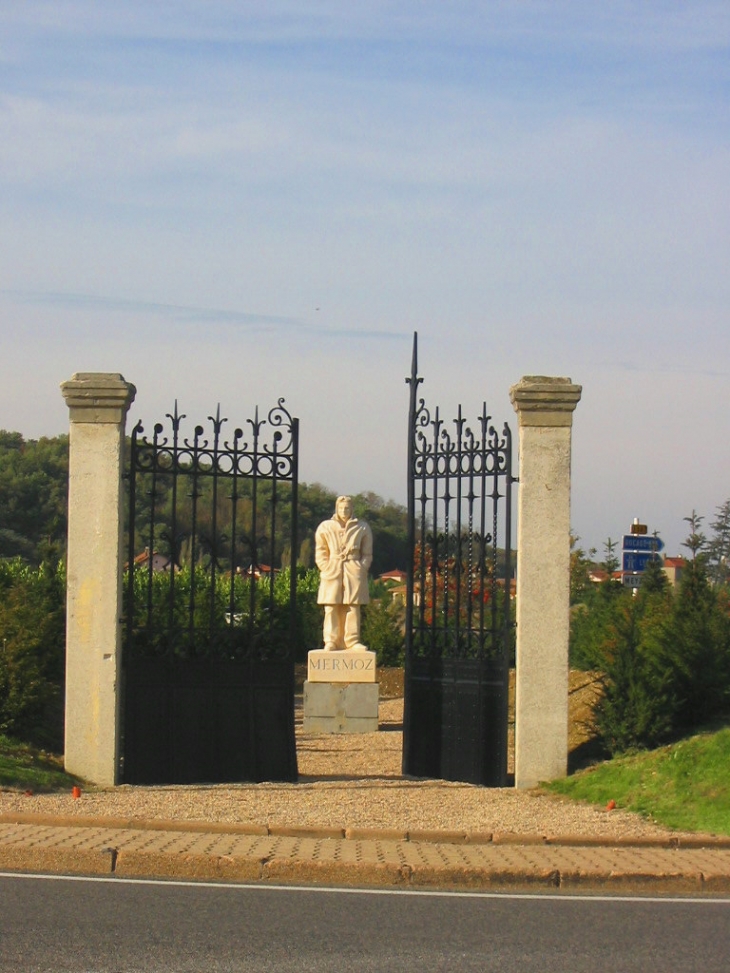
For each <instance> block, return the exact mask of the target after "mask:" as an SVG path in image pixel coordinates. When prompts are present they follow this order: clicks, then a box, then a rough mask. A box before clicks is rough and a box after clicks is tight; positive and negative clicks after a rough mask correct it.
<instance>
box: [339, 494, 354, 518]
mask: <svg viewBox="0 0 730 973" xmlns="http://www.w3.org/2000/svg"><path fill="white" fill-rule="evenodd" d="M335 515H336V516H337V517H338V518H339V519H340V520H350V518H351V517H352V497H338V498H337V500H336V502H335Z"/></svg>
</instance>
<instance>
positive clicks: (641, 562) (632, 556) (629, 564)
mask: <svg viewBox="0 0 730 973" xmlns="http://www.w3.org/2000/svg"><path fill="white" fill-rule="evenodd" d="M653 557H654V555H653V554H652V553H651V551H624V560H623V570H624V571H643V570H644V569H645V568H646V566H647V564H648V563H649V561H651V560H652V558H653Z"/></svg>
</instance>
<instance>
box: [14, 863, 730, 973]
mask: <svg viewBox="0 0 730 973" xmlns="http://www.w3.org/2000/svg"><path fill="white" fill-rule="evenodd" d="M729 956H730V899H728V900H708V899H687V900H679V899H638V898H598V897H589V896H582V897H579V896H573V897H567V896H558V895H537V896H519V895H505V896H497V895H474V894H465V893H455V894H451V895H449V894H443V893H433V892H427V893H426V892H422V893H412V892H405V891H401V892H373V891H363V892H353V891H346V890H339V889H338V890H335V889H333V890H315V889H281V888H264V887H250V886H249V887H246V886H235V885H185V884H173V883H163V882H158V883H153V882H132V881H123V880H120V879H108V880H87V879H70V878H69V879H65V878H59V877H51V876H49V877H41V876H11V875H7V874H5V875H0V970H1V971H3V973H5V971H11V970H12V971H14V973H15V971H20V970H22V971H24V973H37V971H54V973H60V971H65V970H73V971H74V973H122V971H123V973H157V971H166V973H167V971H174V973H187V971H195V973H199V971H205V973H217V971H223V970H225V971H249V970H250V971H254V970H255V971H257V973H261V971H268V970H276V971H283V973H286V971H289V970H292V971H294V970H296V971H301V973H306V971H330V970H331V971H337V973H343V971H372V973H376V971H377V973H389V971H394V973H395V971H397V973H404V971H406V973H407V971H411V970H414V971H418V973H431V971H436V970H439V971H443V970H449V971H451V970H454V971H459V973H461V971H470V970H479V971H490V970H495V971H497V970H498V971H500V973H512V971H515V973H517V971H519V973H531V971H533V970H534V971H540V973H545V971H552V970H555V971H556V973H578V971H586V973H587V971H590V973H596V971H603V970H611V971H614V970H615V971H621V973H632V971H634V970H635V971H637V973H638V971H641V973H647V971H653V970H656V971H661V973H672V971H677V973H680V971H681V973H691V971H694V970H696V971H698V973H700V971H701V973H713V971H718V973H720V971H722V973H727V970H728V969H729V968H730V967H729V961H728V957H729Z"/></svg>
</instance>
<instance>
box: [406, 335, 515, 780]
mask: <svg viewBox="0 0 730 973" xmlns="http://www.w3.org/2000/svg"><path fill="white" fill-rule="evenodd" d="M417 340H418V338H417V335H416V336H414V343H413V363H412V367H411V375H410V378H408V379H407V380H406V381H407V382H408V383H409V384H410V409H409V421H408V524H409V538H408V541H409V571H408V590H407V601H406V667H405V711H404V724H403V772H404V773H405V774H409V775H412V776H415V777H436V778H440V779H442V780H455V781H466V782H469V783H473V784H481V785H484V786H489V787H502V786H505V784H506V783H507V742H508V738H507V734H508V699H509V663H510V647H511V644H512V639H513V631H514V626H513V622H512V615H511V607H510V606H511V590H510V589H511V575H512V564H511V515H512V511H511V488H512V483H513V482H514V477H513V476H512V441H511V433H510V430H509V427H508V426H507V424H506V423H505V425H504V428H503V431H502V432H501V433H498V432H497V430H496V428H495V427H494V425H493V424H492V421H491V417H490V416H489V415H488V414H487V408H486V404H485V405H484V406H483V409H482V413H481V415H480V416H479V418H478V420H477V423H478V424H477V425H475V426H474V429H472V427H470V426H469V425H467V422H466V419H465V418H464V416H463V415H462V411H461V407H459V409H458V414H457V417H456V418H455V419H454V420H453V421H452V422H450V423H446V422H445V421H444V420H443V419H442V418H441V415H440V412H439V409H438V408H436V410H435V411H434V412H433V413H432V412H431V411H429V409H428V408H427V407H426V404H425V401H424V399H422V398H419V396H418V386H419V385H420V384H421V382H422V381H423V379H422V378H420V377H419V376H418V346H417ZM500 534H501V544H500V543H499V537H500Z"/></svg>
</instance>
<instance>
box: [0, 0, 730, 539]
mask: <svg viewBox="0 0 730 973" xmlns="http://www.w3.org/2000/svg"><path fill="white" fill-rule="evenodd" d="M729 55H730V4H728V3H727V2H726V0H722V2H711V0H707V2H706V0H694V2H692V3H689V2H681V3H680V2H672V0H664V2H656V0H645V2H642V3H640V4H637V3H635V2H620V0H616V2H613V0H606V2H604V3H600V4H597V3H585V2H584V0H551V2H543V0H504V2H501V0H493V2H492V0H471V2H469V0H418V2H416V0H400V2H398V0H396V2H386V0H358V2H357V3H352V4H347V3H343V2H341V0H318V2H309V0H296V2H294V0H268V2H267V0H257V2H255V3H254V2H248V0H206V2H205V3H200V2H195V3H194V2H192V0H180V2H166V0H125V2H124V3H119V2H118V0H47V2H45V0H3V3H2V4H0V334H1V335H2V357H1V358H0V375H1V377H2V381H0V427H4V428H6V429H14V430H18V431H20V432H22V433H23V434H24V435H25V436H26V437H28V438H37V437H39V436H42V435H55V434H57V433H61V432H64V431H66V430H67V428H68V411H67V409H66V406H65V404H64V401H63V399H62V396H61V394H60V391H59V384H60V383H61V382H62V381H64V380H66V379H69V378H71V376H72V375H73V374H74V373H75V372H89V371H92V372H93V371H98V372H119V373H121V374H122V375H124V377H125V378H126V379H127V380H128V381H130V382H132V383H134V384H135V386H136V387H137V396H136V400H135V402H134V405H133V407H132V410H131V412H130V417H129V422H130V423H133V422H136V421H137V420H138V419H142V420H143V422H144V423H145V425H146V427H147V428H149V429H151V427H152V425H153V424H154V422H155V421H157V420H159V419H161V418H163V417H164V415H165V414H166V413H168V412H171V411H172V408H173V406H174V402H175V400H176V399H177V401H178V403H179V408H180V410H181V411H182V412H183V413H185V414H186V415H187V416H188V417H190V421H191V423H192V424H195V423H197V422H204V421H205V420H206V417H207V416H209V415H212V414H214V412H215V409H216V406H217V404H218V403H220V407H221V412H222V414H223V415H224V416H226V417H228V419H229V425H230V428H235V426H237V425H241V424H242V423H244V422H245V420H246V418H248V417H250V416H251V415H252V414H253V410H254V408H255V407H256V406H257V405H258V406H259V409H260V410H261V411H262V412H266V411H268V409H269V408H270V407H272V406H274V405H275V404H276V402H277V400H278V399H279V398H280V397H283V398H284V399H285V402H286V406H287V408H289V409H290V411H291V412H292V413H293V414H294V415H296V416H298V417H299V419H300V423H301V430H300V450H301V452H300V472H301V478H302V480H304V481H305V482H315V481H317V482H320V483H323V484H324V485H325V486H327V487H329V488H331V489H333V490H335V491H337V492H338V493H357V492H360V491H365V490H372V491H374V492H376V493H378V494H380V495H381V496H383V497H384V498H386V499H393V500H395V501H398V502H401V503H402V502H405V496H406V421H407V405H408V389H407V386H406V384H405V382H404V379H405V377H406V375H407V374H408V373H409V370H410V362H411V345H412V340H413V333H414V331H417V332H418V335H419V339H418V340H419V366H420V373H421V375H422V376H423V379H424V383H423V385H422V386H421V389H422V391H423V395H424V397H425V399H426V401H427V403H428V404H429V405H431V406H435V405H439V406H440V409H441V414H442V415H446V416H455V415H456V408H457V406H458V404H461V405H462V407H463V411H464V414H465V415H466V416H467V417H473V418H474V419H476V417H477V415H478V413H479V412H480V410H481V407H482V402H483V401H486V403H487V407H488V411H489V413H490V414H491V415H492V416H493V417H494V419H495V423H496V424H497V425H498V426H499V427H501V425H502V424H503V422H504V421H507V422H509V423H510V425H511V427H512V429H513V431H514V432H515V435H516V430H517V417H516V415H515V414H514V411H513V409H512V406H511V403H510V398H509V389H510V386H512V385H514V384H515V383H517V382H518V381H519V380H520V379H521V378H522V376H525V375H550V376H566V377H570V378H571V379H572V380H573V382H575V383H577V384H580V385H581V386H582V387H583V393H582V399H581V402H580V404H579V405H578V407H577V410H576V412H575V414H574V426H573V494H572V516H571V519H572V524H573V529H574V531H575V533H577V534H578V535H580V538H581V542H580V543H581V545H582V546H584V547H585V548H586V549H587V548H590V547H596V548H597V549H598V550H599V554H600V552H601V551H602V549H603V545H604V541H605V539H606V538H608V537H612V538H620V536H621V535H622V534H623V533H625V532H626V531H627V530H628V529H629V525H630V524H631V521H632V520H633V518H634V517H638V518H640V519H641V520H642V521H643V522H645V523H646V524H647V525H648V527H649V530H650V531H654V530H656V531H658V532H659V535H660V536H661V537H662V538H663V540H664V541H665V543H666V545H667V552H668V553H672V554H674V553H679V552H680V545H681V542H682V540H683V539H684V538H685V537H686V536H687V533H688V527H687V524H686V523H684V521H683V518H684V517H686V516H688V515H689V514H690V513H691V511H692V510H693V509H694V510H696V511H697V512H698V513H700V514H702V515H704V516H705V518H706V520H705V526H706V527H707V526H708V525H709V523H710V522H711V521H712V519H713V518H714V515H715V511H716V509H717V507H718V506H719V505H720V504H722V503H723V502H724V501H725V500H727V499H728V498H730V434H729V433H730V406H729V404H728V403H729V402H730V326H729V324H730V321H729V320H728V317H729V315H728V311H729V309H730V273H729V272H728V268H730V124H729V122H730V56H729Z"/></svg>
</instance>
